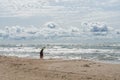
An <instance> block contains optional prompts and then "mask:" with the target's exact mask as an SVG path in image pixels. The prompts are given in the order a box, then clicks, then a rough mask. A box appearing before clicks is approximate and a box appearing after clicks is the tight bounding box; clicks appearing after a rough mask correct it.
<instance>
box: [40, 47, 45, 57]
mask: <svg viewBox="0 0 120 80" xmlns="http://www.w3.org/2000/svg"><path fill="white" fill-rule="evenodd" d="M44 49H45V47H43V48H42V49H41V51H40V59H43V50H44Z"/></svg>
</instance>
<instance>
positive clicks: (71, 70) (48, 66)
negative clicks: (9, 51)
mask: <svg viewBox="0 0 120 80" xmlns="http://www.w3.org/2000/svg"><path fill="white" fill-rule="evenodd" d="M0 80H120V64H108V63H100V62H93V61H86V60H55V59H53V60H52V59H51V60H39V59H25V58H16V57H5V56H0Z"/></svg>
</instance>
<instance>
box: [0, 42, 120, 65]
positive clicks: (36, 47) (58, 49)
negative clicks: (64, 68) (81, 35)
mask: <svg viewBox="0 0 120 80" xmlns="http://www.w3.org/2000/svg"><path fill="white" fill-rule="evenodd" d="M42 47H46V48H45V50H44V59H61V60H81V59H82V60H91V61H99V62H105V63H115V64H120V44H119V43H113V44H108V43H107V44H72V43H68V44H63V43H48V44H0V55H2V56H14V57H20V58H30V59H39V52H40V50H41V49H42Z"/></svg>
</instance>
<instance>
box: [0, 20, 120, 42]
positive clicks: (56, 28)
mask: <svg viewBox="0 0 120 80" xmlns="http://www.w3.org/2000/svg"><path fill="white" fill-rule="evenodd" d="M117 34H119V32H118V31H117V32H115V30H113V29H111V28H110V27H108V26H107V25H106V24H103V23H84V24H83V25H82V26H81V28H80V29H79V28H77V27H69V28H61V27H60V25H58V24H56V23H55V22H48V23H46V24H45V25H43V28H41V27H39V28H37V27H34V26H29V27H21V26H11V27H10V26H8V27H5V29H4V30H0V39H1V38H2V39H13V40H16V39H17V40H23V39H27V40H31V39H49V38H50V39H59V38H63V37H66V38H67V37H69V38H70V37H71V38H72V37H74V38H77V39H78V38H79V39H82V38H86V39H87V38H91V37H96V36H97V38H99V37H100V38H101V36H102V37H104V38H105V37H106V36H107V35H109V36H110V37H111V38H112V37H114V36H113V35H117Z"/></svg>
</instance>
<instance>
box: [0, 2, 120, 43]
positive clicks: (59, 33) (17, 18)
mask: <svg viewBox="0 0 120 80" xmlns="http://www.w3.org/2000/svg"><path fill="white" fill-rule="evenodd" d="M119 37H120V0H0V43H3V42H8V41H13V42H14V41H17V42H20V41H23V42H24V41H27V42H28V41H29V42H32V41H33V42H34V41H37V42H78V43H79V42H98V41H99V42H119V40H120V38H119Z"/></svg>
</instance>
